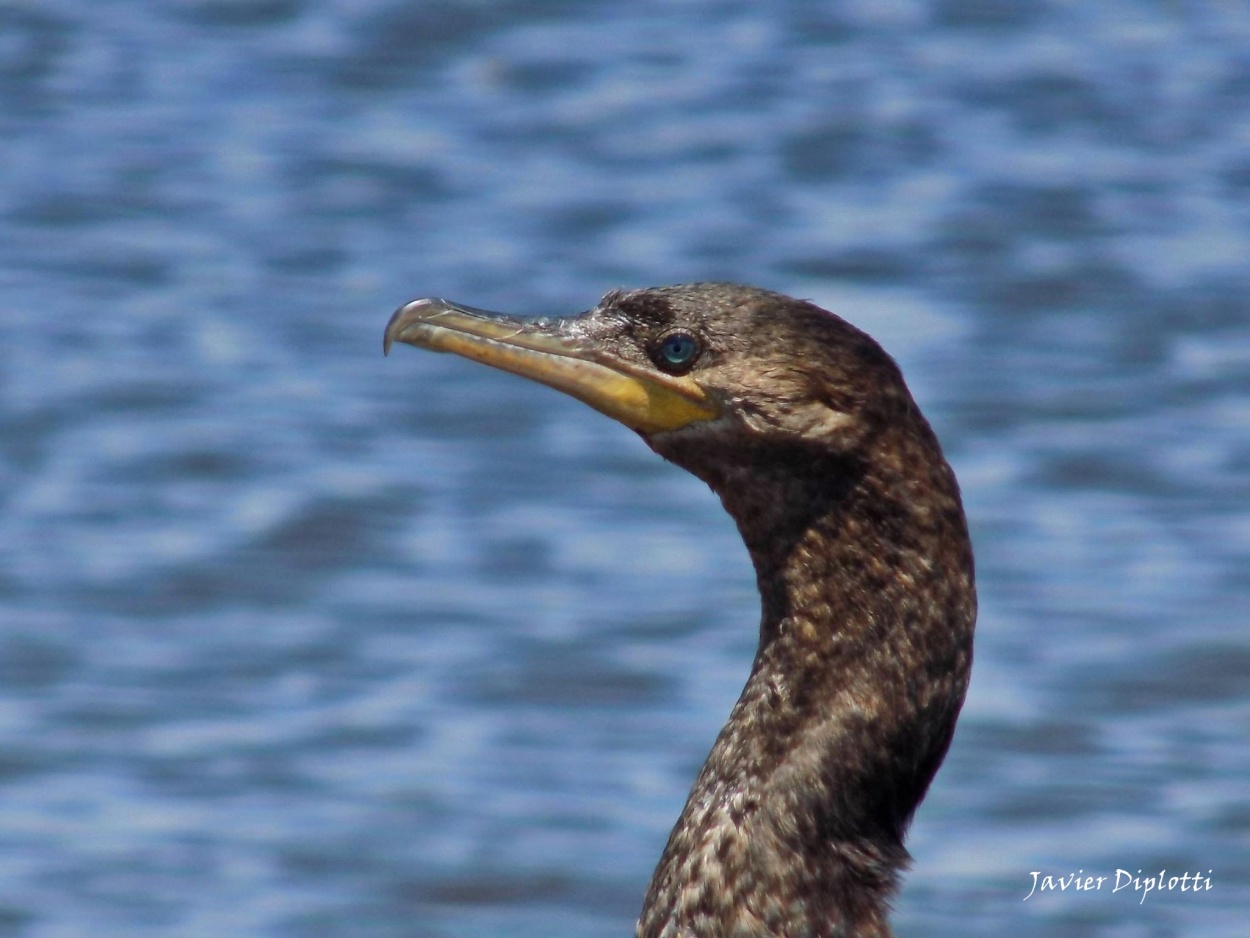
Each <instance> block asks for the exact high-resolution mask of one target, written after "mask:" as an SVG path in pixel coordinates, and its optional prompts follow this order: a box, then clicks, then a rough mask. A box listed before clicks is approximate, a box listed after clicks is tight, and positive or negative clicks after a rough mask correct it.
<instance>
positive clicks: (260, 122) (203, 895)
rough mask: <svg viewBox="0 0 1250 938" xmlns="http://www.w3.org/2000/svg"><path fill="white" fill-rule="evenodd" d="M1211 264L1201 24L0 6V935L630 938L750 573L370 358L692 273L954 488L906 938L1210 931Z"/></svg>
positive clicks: (1179, 8) (984, 14) (1236, 580)
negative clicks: (1073, 887) (1146, 886)
mask: <svg viewBox="0 0 1250 938" xmlns="http://www.w3.org/2000/svg"><path fill="white" fill-rule="evenodd" d="M1247 257H1250V8H1247V7H1245V6H1244V5H1243V4H1240V3H1233V2H1224V3H1218V2H1207V3H1202V2H1195V3H1183V2H1178V3H1160V2H1147V0H1140V2H1117V0H1107V2H1100V3H1096V4H1095V3H1084V4H1078V3H1073V2H1062V0H1049V2H1048V0H1029V2H1017V3H1009V4H997V3H991V2H988V0H987V2H979V0H940V2H938V0H934V2H931V3H921V2H907V0H888V2H885V0H883V2H867V0H862V2H853V0H847V2H842V3H835V2H817V0H791V2H786V3H776V4H760V3H746V2H729V0H725V2H713V0H687V2H682V3H668V2H665V3H661V2H658V0H640V2H635V3H630V4H619V3H605V2H594V0H583V2H576V3H575V2H572V0H533V2H522V0H511V2H490V3H486V2H474V0H456V2H452V0H432V2H426V0H406V2H397V0H388V2H383V0H372V2H354V3H343V2H332V0H259V2H245V0H179V2H164V3H158V2H146V3H144V2H115V3H88V2H86V0H40V2H38V3H35V2H27V3H22V2H13V3H5V4H3V5H0V301H2V304H3V305H2V307H0V314H2V315H3V325H4V348H3V351H2V352H0V389H2V398H0V935H5V936H8V935H13V936H23V938H26V936H29V938H61V936H79V935H87V934H90V935H93V936H104V938H110V936H127V938H139V936H170V935H177V936H221V935H258V936H275V938H276V936H327V938H328V936H353V938H354V936H418V938H441V936H465V935H488V934H489V935H500V934H506V935H512V936H520V938H528V936H546V938H557V936H591V938H597V936H604V938H606V936H623V935H628V934H631V930H632V923H633V920H634V917H635V915H636V914H637V911H638V907H639V905H640V902H641V895H642V891H643V889H644V887H645V885H646V881H647V878H648V876H649V874H650V871H651V868H652V865H653V864H654V862H655V860H656V858H657V857H658V855H659V852H660V848H661V846H662V844H663V842H664V839H665V837H666V836H667V833H668V829H669V826H670V825H671V824H672V822H673V820H674V819H675V818H676V815H677V812H678V810H679V808H680V806H681V803H682V801H683V800H684V797H685V793H686V790H687V788H688V786H689V784H690V782H691V781H692V779H693V777H694V773H695V771H696V770H697V767H698V765H699V763H700V762H701V760H702V758H703V756H704V754H705V753H706V751H707V749H708V748H709V746H710V745H711V742H712V739H713V738H714V736H715V733H716V730H717V729H718V727H719V726H720V724H721V722H722V721H723V719H724V717H725V715H726V714H727V712H728V710H729V707H730V706H731V704H732V702H733V700H734V698H735V697H736V694H737V692H738V690H739V689H740V687H741V683H742V681H743V680H744V678H745V675H746V670H747V667H748V663H749V661H750V658H751V654H752V651H753V637H754V636H753V633H754V631H755V626H756V622H757V615H758V611H757V606H756V598H755V595H754V589H753V580H752V575H751V571H750V569H749V566H748V563H747V560H746V557H745V555H744V551H743V549H742V547H741V545H740V543H739V542H738V541H737V538H736V534H735V532H734V530H733V528H732V525H731V524H730V522H729V521H728V519H727V518H726V517H725V516H724V515H723V514H722V513H721V510H720V508H719V505H718V504H717V503H716V500H715V499H714V498H713V497H712V496H711V495H710V494H709V493H708V492H707V491H706V490H705V489H704V488H703V487H702V486H701V485H700V484H699V483H697V482H696V481H694V480H693V479H692V478H689V477H687V476H685V475H684V474H682V473H681V472H679V471H678V470H676V469H673V468H672V467H669V466H666V465H664V464H663V463H662V462H660V461H659V460H658V459H657V458H656V457H654V456H653V455H652V454H651V453H650V452H648V451H647V450H646V448H645V447H644V446H643V445H642V444H641V443H640V442H639V441H638V440H637V439H636V438H635V437H634V436H633V435H632V434H630V433H629V432H627V431H625V430H623V429H621V428H619V427H617V426H615V425H613V424H611V423H610V422H609V421H606V420H604V419H603V418H601V417H600V416H598V415H597V414H595V413H593V412H591V411H590V410H588V409H586V408H584V407H581V406H580V405H578V404H576V403H575V402H573V401H571V400H567V399H565V398H562V397H560V396H559V395H557V394H555V393H554V392H550V391H548V390H546V389H544V388H541V387H536V386H531V385H528V384H525V383H523V382H521V381H519V380H517V379H514V378H511V377H509V376H506V375H501V374H495V373H492V372H489V371H488V370H486V369H482V368H480V367H476V366H472V365H469V364H467V363H464V362H462V361H457V360H455V359H452V358H449V357H445V356H434V355H429V354H421V353H417V352H414V351H413V350H411V349H408V348H400V349H397V353H396V354H395V355H393V356H392V357H391V359H387V360H384V359H383V358H382V357H381V354H380V341H381V333H382V327H383V326H384V324H385V323H386V320H387V317H388V316H389V314H390V312H391V310H392V309H394V307H395V306H396V305H398V304H399V303H401V302H403V301H406V300H408V299H410V298H412V297H414V296H420V295H438V296H447V297H451V298H454V299H457V300H460V301H462V302H466V303H471V304H474V305H477V306H484V307H494V308H500V309H507V310H511V311H514V312H519V313H539V312H552V313H565V312H573V311H576V310H580V309H584V308H586V307H588V306H589V305H591V304H592V303H594V302H595V300H596V299H597V298H598V297H599V295H600V294H602V293H603V292H605V291H606V290H607V289H609V288H612V287H617V286H627V287H633V286H645V285H650V284H658V283H669V282H679V281H685V280H693V279H718V278H722V279H724V278H727V279H736V280H744V281H749V282H754V283H758V284H760V285H763V286H767V287H771V288H774V289H778V290H782V291H784V292H788V293H792V294H797V295H801V296H806V297H811V298H814V299H815V300H817V301H818V302H820V303H822V304H823V305H826V306H828V307H829V308H831V309H834V310H835V311H837V312H839V313H841V314H842V315H844V316H846V317H847V318H849V319H851V320H852V321H854V322H856V323H857V324H859V325H860V326H862V327H864V328H865V329H867V330H868V331H870V332H872V333H873V334H874V335H876V336H877V337H878V338H879V339H880V340H881V341H882V342H883V343H884V344H885V345H886V346H887V348H888V349H889V350H890V351H891V352H892V353H893V354H894V355H895V356H896V357H897V358H898V359H899V361H900V362H901V363H902V365H903V367H904V370H905V372H906V374H907V375H908V378H909V380H910V383H911V385H912V388H913V390H914V391H915V393H916V395H917V397H918V398H919V400H920V401H921V404H922V406H923V407H924V408H925V410H926V412H927V413H928V414H929V416H930V417H931V419H932V422H933V423H934V425H935V426H936V428H937V429H938V432H939V434H940V436H941V437H942V439H943V441H944V444H945V446H946V448H947V451H948V454H949V456H950V458H951V460H952V462H953V464H954V465H955V468H956V470H957V472H958V474H959V476H960V479H961V481H962V484H963V487H964V490H965V495H966V502H967V507H968V511H969V516H970V520H971V523H972V527H973V531H974V537H975V541H976V547H977V556H978V574H979V582H980V592H981V617H980V626H979V637H978V651H977V664H976V670H975V674H974V680H973V686H972V690H971V693H970V697H969V700H968V705H967V707H966V709H965V712H964V717H963V720H962V722H961V724H960V730H959V733H958V735H957V738H956V741H955V745H954V748H953V749H952V751H951V754H950V757H949V759H948V760H947V763H946V766H945V768H944V769H943V771H942V773H941V774H940V776H939V778H938V781H937V783H936V784H935V786H934V788H933V790H932V792H931V794H930V796H929V798H928V800H927V801H926V803H925V804H924V806H923V807H922V808H921V811H920V813H919V815H918V817H917V820H916V823H915V825H914V828H913V831H912V836H911V841H910V844H911V847H912V852H913V853H914V855H915V865H914V868H913V870H912V872H911V873H910V874H909V876H908V878H907V881H906V886H905V889H904V892H903V894H902V896H901V898H900V900H899V902H898V907H897V915H896V924H897V930H898V933H899V935H900V936H901V938H909V936H914V938H919V936H921V935H924V936H939V938H940V936H950V938H956V936H966V935H969V934H974V935H1002V934H1011V935H1013V936H1016V938H1059V936H1062V938H1070V936H1077V938H1081V936H1114V938H1136V936H1150V938H1158V936H1190V935H1194V936H1199V935H1201V936H1217V938H1218V936H1238V938H1240V936H1242V935H1244V934H1246V919H1247V913H1246V912H1245V910H1246V909H1247V908H1250V798H1248V797H1247V794H1246V793H1247V790H1248V786H1247V777H1248V776H1250V747H1248V746H1247V739H1248V738H1250V632H1248V630H1247V628H1246V626H1247V618H1248V614H1247V610H1248V609H1250V574H1248V571H1250V563H1248V561H1250V378H1247V375H1248V374H1250V299H1247V298H1248V297H1250V265H1248V264H1247V262H1246V258H1247ZM1161 867H1163V868H1166V869H1167V870H1168V871H1169V875H1172V874H1173V873H1182V872H1191V873H1192V872H1198V873H1202V874H1203V875H1204V876H1208V875H1209V878H1210V882H1211V884H1212V885H1211V889H1209V890H1204V891H1202V892H1199V893H1193V892H1186V893H1181V892H1179V891H1172V892H1163V893H1158V892H1156V893H1152V894H1150V895H1147V896H1145V898H1144V899H1143V898H1142V894H1141V892H1139V891H1136V890H1133V889H1131V888H1128V889H1123V890H1121V891H1119V892H1112V891H1111V890H1110V886H1111V884H1108V885H1107V886H1105V887H1104V888H1103V889H1102V890H1098V891H1084V892H1072V891H1065V892H1048V893H1046V894H1044V895H1034V896H1033V897H1032V898H1029V899H1027V900H1026V899H1025V898H1024V897H1025V896H1026V895H1027V894H1028V891H1029V888H1030V883H1031V880H1032V877H1031V871H1040V872H1042V873H1044V874H1055V875H1058V874H1064V873H1069V872H1074V871H1076V870H1078V869H1081V870H1085V871H1086V872H1087V873H1091V874H1095V875H1110V876H1114V874H1115V870H1116V869H1117V868H1124V869H1127V870H1128V871H1129V872H1130V873H1133V874H1135V873H1136V871H1137V870H1139V869H1140V870H1142V871H1143V875H1153V874H1154V873H1155V872H1156V871H1157V870H1158V868H1161ZM1207 871H1210V873H1209V874H1208V872H1207Z"/></svg>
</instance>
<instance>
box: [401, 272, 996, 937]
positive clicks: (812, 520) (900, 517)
mask: <svg viewBox="0 0 1250 938" xmlns="http://www.w3.org/2000/svg"><path fill="white" fill-rule="evenodd" d="M397 315H398V314H397ZM540 328H543V329H548V330H551V331H553V332H558V333H559V334H560V335H561V336H562V337H563V340H566V341H568V342H569V343H570V344H571V346H575V347H576V348H577V350H578V354H584V355H585V357H587V358H588V359H593V360H594V361H597V362H614V363H622V364H623V365H624V366H625V367H628V368H632V369H635V370H642V369H646V368H652V369H655V368H656V367H657V366H658V365H660V364H662V363H661V362H659V361H658V360H657V359H656V353H655V349H656V343H657V341H658V340H659V338H660V337H662V336H664V335H671V334H672V333H673V332H674V330H680V331H681V332H682V333H686V334H689V335H691V336H694V337H695V338H696V339H697V342H698V344H699V347H700V354H699V356H698V358H697V360H696V361H695V362H694V364H693V366H692V367H691V368H690V369H689V371H688V377H689V378H690V379H692V380H693V381H694V382H695V383H696V384H697V385H698V386H699V388H700V389H702V390H704V391H706V393H707V394H708V395H709V396H710V397H711V398H713V399H714V400H715V401H717V402H718V404H719V406H720V407H721V411H720V413H719V415H718V416H717V417H716V418H715V419H710V420H699V421H694V422H690V423H689V424H687V425H683V426H681V427H679V428H678V429H673V430H667V431H664V432H642V431H640V432H641V435H642V436H643V438H644V439H645V440H646V442H647V443H648V445H650V446H651V447H652V449H654V450H655V451H656V452H657V453H659V454H660V455H661V456H663V457H664V458H665V459H668V460H670V461H672V462H674V463H676V464H677V465H679V466H682V467H683V468H685V469H687V470H689V471H690V472H692V473H693V474H694V475H696V476H698V477H699V478H700V479H702V480H703V481H705V482H706V483H707V484H708V485H709V486H710V487H711V488H712V489H713V491H715V492H716V493H717V494H718V495H719V496H720V498H721V501H722V503H723V504H724V506H725V509H726V510H727V511H728V512H729V514H730V515H731V516H732V517H733V518H734V520H735V521H736V522H737V525H738V528H739V531H740V532H741V534H742V538H743V540H744V541H745V543H746V546H747V549H748V551H749V552H750V555H751V560H752V562H753V563H754V566H755V571H756V577H757V583H758V586H759V591H760V597H761V607H762V615H761V622H760V644H759V648H758V651H757V653H756V657H755V661H754V664H753V666H752V669H751V674H750V677H749V679H748V680H747V683H746V686H745V688H744V689H743V692H742V695H741V697H740V699H739V700H738V703H737V704H736V705H735V707H734V709H733V712H732V713H731V715H730V717H729V721H728V722H727V724H726V725H725V727H724V729H723V730H722V731H721V733H720V735H719V737H718V738H717V740H716V743H715V745H714V746H713V748H712V752H711V754H710V755H709V757H708V759H707V762H706V763H705V764H704V767H703V770H702V771H701V773H700V774H699V777H698V780H697V781H696V782H695V784H694V787H693V789H692V790H691V793H690V797H689V800H688V801H687V803H686V806H685V809H684V810H683V811H682V813H681V817H680V818H679V820H678V821H677V824H676V826H675V827H674V828H673V832H672V834H671V835H670V837H669V841H668V845H667V847H666V848H665V850H664V853H663V855H662V857H661V859H660V862H659V865H658V867H657V868H656V871H655V874H654V877H653V879H652V881H651V885H650V888H649V889H648V891H647V895H646V900H645V902H644V906H643V911H642V915H641V917H640V919H639V921H638V928H637V935H638V938H756V936H760V938H762V936H775V938H881V936H888V935H889V934H890V929H889V925H888V923H887V913H888V908H889V901H890V898H891V896H892V895H893V894H894V892H895V891H896V889H897V887H898V880H899V873H900V871H901V870H902V868H903V867H904V866H905V865H906V863H907V860H908V856H907V852H906V850H905V849H904V846H903V838H904V834H905V832H906V829H907V826H908V824H909V823H910V821H911V817H912V814H913V812H914V811H915V809H916V806H917V805H918V804H919V803H920V801H921V799H922V798H923V797H924V795H925V792H926V790H927V789H928V786H929V783H930V781H931V780H932V778H933V775H934V773H935V772H936V771H937V768H938V766H939V765H940V764H941V762H942V759H943V758H944V756H945V754H946V750H947V747H948V746H949V744H950V741H951V736H952V733H953V732H954V728H955V721H956V718H957V717H958V714H959V709H960V707H961V705H962V703H963V699H964V692H965V690H966V688H967V684H968V677H969V672H970V669H971V663H972V635H973V624H974V620H975V618H976V596H975V588H974V584H973V559H972V548H971V544H970V542H969V538H968V532H967V527H966V524H965V521H964V514H963V508H962V506H961V503H960V497H959V489H958V486H957V484H956V481H955V477H954V474H953V473H952V471H951V469H950V467H949V466H948V465H947V463H946V460H945V459H944V458H943V455H942V452H941V449H940V447H939V445H938V442H937V439H936V437H935V436H934V434H933V432H932V430H931V429H930V428H929V425H928V423H927V422H926V421H925V419H924V417H923V416H922V415H921V413H920V411H919V409H918V408H917V406H916V404H915V402H914V401H913V399H912V397H911V394H910V393H909V392H908V390H907V387H906V385H905V384H904V382H903V378H902V375H901V373H900V372H899V369H898V367H897V366H896V365H895V363H894V362H893V360H891V359H890V357H889V356H888V355H886V353H885V352H884V351H882V350H881V348H880V346H878V345H877V343H876V342H874V341H873V340H872V339H871V338H870V337H868V336H867V335H865V334H864V333H863V332H860V331H859V330H857V329H855V328H854V327H853V326H851V325H849V324H848V323H846V322H844V321H843V320H841V319H839V318H838V317H836V316H834V315H832V314H831V313H828V312H826V311H824V310H822V309H819V308H818V307H816V306H814V305H812V304H810V303H806V302H802V301H799V300H794V299H791V298H789V297H785V296H782V295H779V294H775V293H770V292H767V291H763V290H758V289H755V288H752V287H745V286H739V285H735V284H716V283H710V284H691V285H685V286H678V287H661V288H654V289H649V290H640V291H634V292H628V293H625V292H614V293H610V294H608V295H607V296H606V297H604V299H603V301H601V303H600V304H599V305H598V306H597V307H596V308H595V309H594V310H591V311H590V312H589V313H586V314H584V315H582V316H578V317H570V318H568V319H563V320H546V321H543V322H542V325H541V326H540ZM388 334H389V333H388Z"/></svg>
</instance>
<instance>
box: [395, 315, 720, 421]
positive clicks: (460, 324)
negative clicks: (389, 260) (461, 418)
mask: <svg viewBox="0 0 1250 938" xmlns="http://www.w3.org/2000/svg"><path fill="white" fill-rule="evenodd" d="M562 322H563V320H560V319H547V318H544V319H539V320H529V321H526V320H520V319H515V318H513V317H511V316H505V315H503V314H501V313H492V312H489V311H487V310H482V309H474V308H473V307H470V306H460V305H458V304H456V303H451V302H448V301H447V300H441V299H420V300H413V301H412V302H411V303H407V304H405V305H404V306H401V307H400V308H399V309H397V310H396V311H395V314H394V315H393V316H391V321H390V322H388V323H387V324H386V333H385V335H384V336H383V339H382V351H383V353H385V354H389V353H390V350H391V343H393V342H403V343H405V344H407V345H415V346H417V347H418V348H427V349H431V350H432V351H435V352H453V353H455V354H457V355H462V356H464V357H465V358H470V359H472V360H473V361H476V362H481V363H482V364H484V365H490V366H491V367H493V368H499V369H501V370H502V371H508V372H511V373H512V374H515V375H520V376H521V377H523V378H529V379H531V380H533V381H538V382H540V383H542V384H545V385H547V386H549V387H553V388H555V389H556V390H558V391H563V392H564V393H565V394H568V395H571V396H572V397H575V398H577V399H578V400H580V401H583V402H585V403H587V404H589V405H590V406H591V407H593V408H594V409H595V410H597V411H599V412H600V413H602V414H606V415H607V416H609V417H611V418H612V419H614V420H616V421H619V422H620V423H623V424H624V425H625V426H627V427H630V428H631V429H634V430H637V431H639V432H640V433H663V432H665V431H667V430H677V429H679V428H681V427H684V426H687V425H688V424H692V423H697V422H699V421H703V420H712V419H714V418H715V417H717V416H719V415H720V413H721V408H720V406H719V405H718V404H717V403H716V401H714V400H713V399H712V398H711V397H710V396H709V395H708V393H707V392H706V391H704V390H703V388H701V387H700V386H699V385H698V384H696V383H695V382H694V381H693V380H692V379H691V378H690V377H688V376H681V377H677V376H673V375H667V374H664V373H663V372H661V371H659V370H656V369H653V368H648V367H645V366H641V365H638V364H637V363H635V362H632V361H624V360H622V359H621V358H619V357H618V356H615V355H613V354H611V353H609V352H607V351H604V350H601V349H598V348H596V347H594V346H593V344H590V343H587V342H585V341H578V340H576V339H573V338H570V337H569V335H568V334H567V333H566V332H564V331H562V330H561V324H562Z"/></svg>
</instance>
